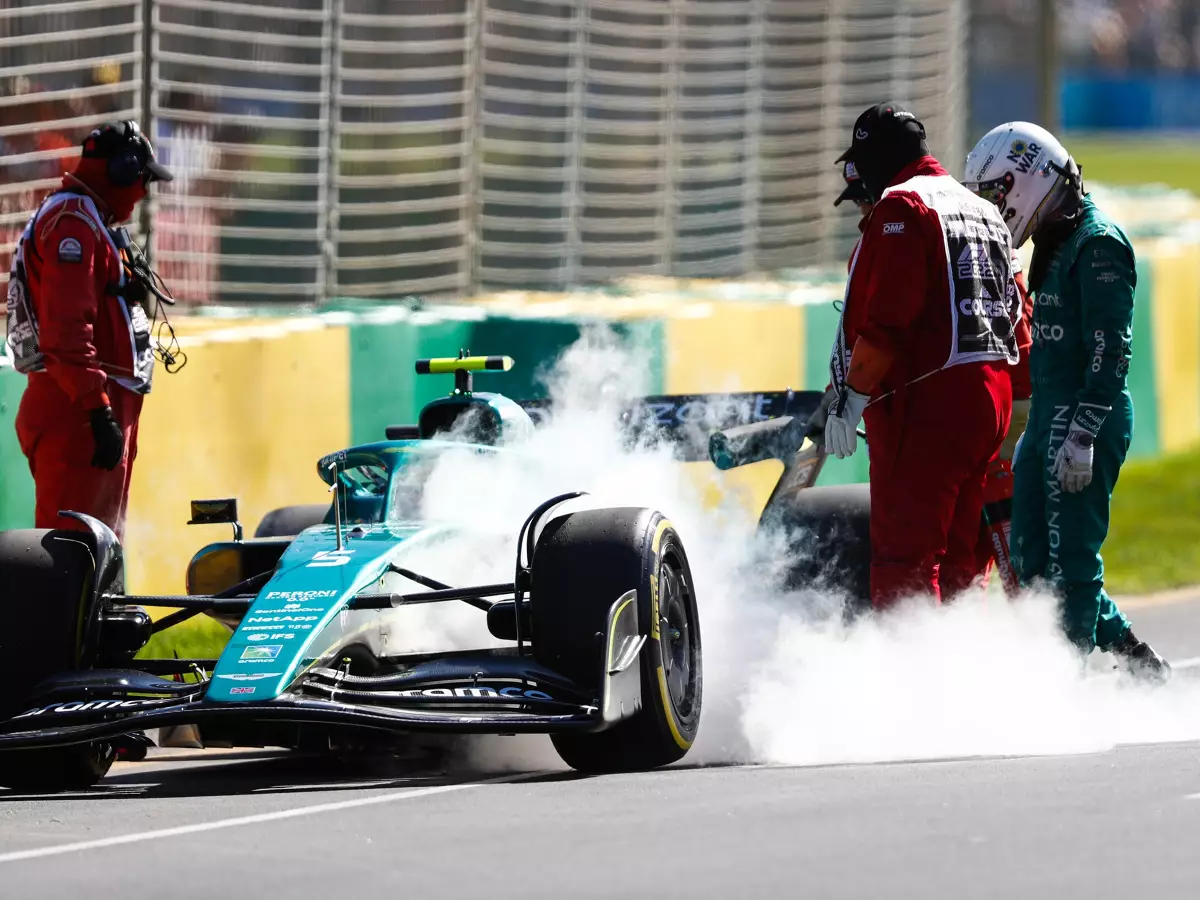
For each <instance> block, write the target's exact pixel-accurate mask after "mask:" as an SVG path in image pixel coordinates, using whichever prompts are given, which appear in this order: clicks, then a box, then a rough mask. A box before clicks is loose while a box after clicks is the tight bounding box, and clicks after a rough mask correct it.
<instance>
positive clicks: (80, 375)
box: [38, 213, 108, 409]
mask: <svg viewBox="0 0 1200 900" xmlns="http://www.w3.org/2000/svg"><path fill="white" fill-rule="evenodd" d="M38 249H39V251H40V253H41V256H42V259H43V262H42V269H41V278H40V285H39V287H40V290H39V296H38V342H39V344H40V346H41V350H42V353H43V354H45V361H46V373H47V374H48V375H49V376H50V377H51V378H53V379H54V380H55V381H56V382H57V383H58V385H59V387H61V388H62V389H63V391H65V392H66V394H67V396H68V397H70V398H71V400H73V401H75V402H77V403H80V404H81V405H82V406H83V407H84V409H94V408H96V407H99V406H107V405H108V398H107V396H105V394H104V386H105V383H106V382H107V381H108V378H107V376H106V375H105V374H104V372H103V371H101V369H100V366H99V363H98V360H97V357H96V345H95V343H94V337H93V332H94V328H95V323H96V316H97V314H98V312H99V300H100V298H99V297H97V296H96V281H97V269H102V268H104V267H105V265H106V263H105V253H106V250H107V247H106V246H105V245H103V244H101V243H100V240H99V239H98V237H97V235H96V233H95V231H94V230H93V228H92V227H91V225H90V223H88V222H87V221H85V220H83V219H81V218H79V217H78V216H76V215H72V214H70V213H67V214H65V215H60V216H58V217H56V219H55V221H54V222H53V223H51V224H50V225H49V227H47V228H46V229H45V230H44V231H42V232H41V234H40V235H39V237H38Z"/></svg>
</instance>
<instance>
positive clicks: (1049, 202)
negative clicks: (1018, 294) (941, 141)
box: [963, 122, 1083, 248]
mask: <svg viewBox="0 0 1200 900" xmlns="http://www.w3.org/2000/svg"><path fill="white" fill-rule="evenodd" d="M963 184H964V185H965V186H966V187H967V189H968V190H970V191H972V192H974V193H976V194H978V195H979V196H980V197H983V198H984V199H985V200H990V201H991V202H992V203H995V204H996V206H997V207H999V209H1000V212H1001V213H1002V214H1003V216H1004V221H1005V222H1006V223H1007V225H1008V230H1009V231H1011V232H1012V236H1013V247H1014V248H1016V247H1020V246H1021V245H1022V244H1024V243H1025V242H1026V241H1027V240H1029V238H1030V237H1031V236H1032V235H1033V234H1034V232H1036V231H1037V230H1038V229H1039V228H1041V227H1042V226H1043V225H1045V224H1046V223H1047V222H1048V221H1050V220H1051V219H1053V218H1054V214H1055V213H1056V212H1058V211H1059V210H1060V209H1061V208H1062V206H1063V204H1064V202H1065V201H1066V200H1068V199H1070V198H1072V197H1079V196H1081V195H1082V191H1083V181H1082V179H1081V177H1080V171H1079V167H1078V166H1077V165H1076V164H1075V160H1073V159H1071V155H1070V154H1069V153H1067V150H1066V148H1065V147H1063V145H1062V144H1060V143H1059V142H1058V139H1057V138H1055V137H1054V135H1052V134H1051V133H1050V132H1048V131H1047V130H1046V129H1045V128H1042V127H1041V126H1039V125H1034V124H1033V123H1031V122H1006V123H1005V124H1003V125H997V126H996V127H995V128H993V129H992V130H991V131H989V132H988V133H987V134H985V135H984V136H983V137H982V138H981V139H980V141H979V143H978V144H976V145H975V149H974V150H972V151H971V152H970V153H968V154H967V167H966V172H965V174H964V176H963Z"/></svg>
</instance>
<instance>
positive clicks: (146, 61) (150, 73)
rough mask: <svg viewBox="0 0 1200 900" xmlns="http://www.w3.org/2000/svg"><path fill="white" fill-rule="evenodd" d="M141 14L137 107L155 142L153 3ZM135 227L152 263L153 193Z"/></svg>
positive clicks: (147, 0) (147, 2) (145, 130)
mask: <svg viewBox="0 0 1200 900" xmlns="http://www.w3.org/2000/svg"><path fill="white" fill-rule="evenodd" d="M140 15H141V18H142V35H141V37H142V45H141V48H140V50H141V55H140V56H139V58H138V76H139V78H138V81H139V83H140V88H139V89H140V92H141V98H140V101H141V102H140V103H139V104H138V106H140V108H141V113H140V118H141V120H142V122H141V125H142V131H143V133H145V134H146V135H147V136H148V137H149V138H150V141H151V143H155V140H154V138H155V133H154V100H155V99H156V96H155V87H154V85H155V82H156V81H157V78H156V74H157V73H156V72H155V66H154V0H142V4H141V8H140ZM138 228H139V229H140V230H141V232H142V233H141V239H142V244H143V246H144V248H145V252H146V258H147V259H149V260H150V262H151V263H153V262H154V194H153V192H151V191H148V192H147V194H146V199H145V200H144V201H143V202H142V206H141V211H140V212H139V214H138Z"/></svg>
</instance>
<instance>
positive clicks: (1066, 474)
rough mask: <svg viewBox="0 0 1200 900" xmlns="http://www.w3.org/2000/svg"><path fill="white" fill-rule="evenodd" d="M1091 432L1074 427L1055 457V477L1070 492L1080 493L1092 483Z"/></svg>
mask: <svg viewBox="0 0 1200 900" xmlns="http://www.w3.org/2000/svg"><path fill="white" fill-rule="evenodd" d="M1093 440H1094V439H1093V438H1092V435H1091V433H1090V432H1088V431H1085V430H1084V429H1082V428H1072V429H1071V430H1070V431H1068V432H1067V438H1066V440H1064V441H1063V442H1062V446H1061V447H1059V448H1058V455H1057V456H1056V457H1055V458H1054V477H1055V478H1057V479H1058V481H1059V483H1060V484H1061V485H1062V486H1063V490H1065V491H1066V492H1067V493H1068V494H1078V493H1079V492H1080V491H1082V490H1083V489H1084V488H1085V487H1087V486H1088V485H1089V484H1091V483H1092V443H1093Z"/></svg>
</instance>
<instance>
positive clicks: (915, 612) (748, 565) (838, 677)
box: [410, 330, 1200, 770]
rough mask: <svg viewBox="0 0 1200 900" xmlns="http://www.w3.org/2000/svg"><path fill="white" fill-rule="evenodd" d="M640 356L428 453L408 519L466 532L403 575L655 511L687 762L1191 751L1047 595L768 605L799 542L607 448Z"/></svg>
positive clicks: (540, 757) (430, 638)
mask: <svg viewBox="0 0 1200 900" xmlns="http://www.w3.org/2000/svg"><path fill="white" fill-rule="evenodd" d="M648 358H649V357H648V354H647V353H646V352H644V351H643V350H641V349H639V348H629V347H625V346H622V345H621V344H620V343H619V342H618V341H617V339H616V338H615V337H614V336H613V335H612V334H611V333H609V332H606V331H603V330H598V331H590V332H588V333H586V334H585V335H584V337H583V338H582V339H581V340H580V341H579V342H577V343H576V344H575V345H573V346H572V347H570V348H569V349H568V350H567V351H566V352H565V353H564V354H563V356H562V357H561V358H560V359H559V360H558V361H557V365H555V366H554V367H553V369H552V370H551V371H550V372H549V373H548V375H547V377H546V382H547V387H548V391H549V395H550V397H551V398H552V400H553V401H554V407H553V408H554V412H553V414H552V416H551V418H550V420H549V421H548V422H547V423H546V424H545V425H544V426H542V427H540V428H539V429H538V430H537V432H536V434H535V435H534V436H533V437H532V438H531V439H530V440H529V441H528V443H526V444H525V445H523V446H522V447H520V448H513V452H512V453H502V454H499V455H497V456H487V455H478V454H475V453H472V452H470V451H468V450H466V449H463V450H462V451H457V450H456V451H454V452H451V453H448V454H446V455H445V456H444V457H443V458H442V459H441V460H440V461H439V462H438V463H437V465H436V467H435V470H434V471H433V473H432V474H431V476H430V478H429V481H428V482H427V486H426V489H425V492H424V512H425V513H426V515H428V516H430V517H431V518H433V519H435V520H440V521H445V522H454V523H456V524H457V525H459V526H461V527H464V528H468V529H469V530H470V534H471V543H470V545H469V546H470V550H471V552H470V553H469V554H465V555H464V554H463V553H462V546H463V545H461V544H458V545H457V546H454V545H453V544H452V543H451V544H445V545H436V544H435V545H431V546H430V548H429V549H428V550H426V551H422V552H421V553H419V554H418V555H417V556H415V557H414V558H413V559H412V560H411V561H410V564H411V565H412V566H413V568H416V569H418V570H419V571H425V572H428V574H431V575H433V576H434V577H439V578H443V579H444V580H446V581H448V582H451V583H456V584H462V583H470V582H478V581H504V580H509V579H511V577H512V572H513V564H514V556H513V554H514V538H515V536H516V532H517V529H518V528H519V526H520V524H521V522H522V521H523V519H524V517H525V516H526V515H527V514H528V513H529V512H530V511H531V510H532V509H533V508H534V507H535V506H536V505H537V504H538V503H540V502H541V501H543V500H545V499H547V498H549V497H550V496H552V495H555V494H558V493H562V492H564V491H569V490H587V491H589V492H591V495H592V496H591V498H590V500H589V501H588V502H591V503H595V504H598V505H637V506H649V507H653V508H657V509H659V510H661V511H662V512H663V513H664V514H666V515H667V516H668V517H669V518H670V519H671V520H672V521H673V522H674V523H675V525H676V526H677V528H678V530H679V532H680V534H681V536H682V538H683V541H684V544H685V547H686V549H687V552H688V556H689V560H690V564H691V567H692V572H693V576H694V580H695V583H696V588H697V591H698V596H699V604H700V628H701V633H702V637H703V648H704V707H703V714H702V720H701V727H700V734H699V738H698V740H697V742H696V745H695V746H694V748H693V749H692V751H691V753H690V754H689V756H688V758H687V762H689V763H692V764H713V763H729V762H746V763H749V762H753V763H774V764H791V765H797V764H818V763H834V762H862V761H884V760H900V759H928V758H948V757H961V756H974V755H1004V754H1048V753H1077V752H1090V751H1096V750H1100V749H1103V748H1106V747H1110V746H1113V745H1114V744H1116V743H1121V742H1132V741H1145V742H1150V741H1164V740H1180V739H1187V738H1200V716H1197V715H1196V712H1197V711H1200V688H1197V687H1195V686H1192V685H1190V684H1189V683H1188V681H1187V679H1186V678H1182V677H1179V676H1177V677H1176V680H1175V682H1173V683H1172V684H1171V685H1170V686H1168V687H1167V688H1165V689H1160V690H1158V691H1152V690H1150V689H1145V688H1135V687H1132V686H1130V685H1128V684H1125V683H1123V682H1120V681H1118V680H1117V679H1116V678H1114V677H1108V676H1103V675H1098V674H1097V673H1096V671H1095V670H1096V668H1097V666H1096V661H1093V666H1092V669H1093V671H1092V672H1091V673H1090V674H1087V675H1086V676H1085V672H1084V668H1083V666H1082V665H1081V664H1080V661H1079V659H1078V657H1077V656H1076V655H1074V654H1073V652H1072V651H1071V650H1070V649H1069V648H1068V646H1067V645H1066V643H1065V642H1064V641H1063V640H1062V638H1061V637H1060V636H1059V632H1058V631H1057V629H1056V626H1055V611H1054V608H1053V604H1052V602H1051V600H1050V599H1049V598H1046V597H1038V596H1030V597H1028V598H1025V599H1022V600H1020V601H1019V602H1012V603H1010V602H1008V601H1006V600H1005V599H1004V598H1003V597H1001V596H999V595H997V593H996V592H993V593H992V594H991V595H987V596H985V595H984V594H983V593H980V594H979V595H978V596H974V597H967V598H963V599H962V600H961V601H959V602H957V603H956V604H954V605H951V606H947V607H944V608H942V609H937V610H935V609H932V608H929V607H928V606H922V605H919V604H914V605H910V606H908V607H905V608H903V609H901V610H898V611H896V612H894V613H892V614H889V615H887V616H883V617H866V618H863V619H860V620H858V621H856V622H855V623H854V624H851V625H846V624H844V623H843V621H842V618H841V616H840V615H839V614H838V612H839V609H840V600H839V599H838V598H835V597H831V596H828V595H824V594H821V593H820V592H818V591H806V592H787V591H785V590H783V589H782V588H781V587H780V585H781V584H782V583H783V582H782V574H783V571H784V569H785V568H786V561H787V558H788V556H789V555H791V554H797V553H803V552H804V548H803V546H802V544H803V542H802V541H798V540H797V539H796V538H795V537H794V536H788V535H783V534H760V533H756V527H755V526H756V522H755V519H754V515H753V514H752V513H751V512H749V511H748V510H746V509H744V508H743V507H741V506H739V505H738V504H736V503H734V502H733V501H732V500H727V501H726V502H723V503H721V504H720V505H719V506H718V507H717V508H710V507H706V506H705V504H704V502H703V495H704V493H705V492H704V491H703V490H702V487H703V484H702V483H701V482H702V481H703V480H704V479H705V478H707V479H711V480H715V479H717V478H718V477H719V475H718V473H717V471H716V470H715V468H714V469H708V470H706V469H705V468H704V467H703V466H700V467H691V471H688V470H687V469H685V467H684V466H683V465H681V464H680V463H678V462H676V461H675V460H673V459H672V457H671V450H670V448H669V447H665V446H658V447H655V446H650V445H647V446H641V447H637V448H629V447H627V446H625V444H624V443H623V437H622V435H621V433H620V432H619V429H618V428H617V427H616V425H615V422H616V413H617V410H618V409H619V408H620V406H621V404H622V403H624V402H625V401H627V400H629V399H631V398H632V397H635V396H637V395H639V394H642V393H645V392H646V387H647V385H648V382H649V378H648V371H647V367H646V365H645V363H646V362H647V361H648ZM497 388H498V389H499V390H503V388H502V386H497ZM413 614H414V616H415V617H416V618H414V619H413V620H412V623H411V624H412V626H413V627H414V628H415V630H416V633H418V634H419V635H420V643H422V644H427V643H433V644H437V643H439V642H441V643H448V644H449V645H452V646H485V645H489V644H494V643H495V642H494V641H493V640H492V639H491V638H490V636H489V635H488V633H487V631H486V628H485V627H484V624H483V622H482V621H481V619H482V617H481V616H480V615H479V613H478V612H477V611H474V610H469V609H465V608H464V609H462V610H460V611H458V612H457V613H455V614H453V615H452V616H451V617H450V618H449V619H447V617H446V608H445V607H444V606H439V607H437V608H420V607H418V608H416V609H414V610H413ZM470 746H471V750H472V752H471V753H470V762H471V764H473V765H475V766H477V767H482V768H486V769H526V770H532V769H544V768H555V767H560V766H561V764H560V763H558V761H557V757H556V756H555V755H554V753H553V751H552V749H551V748H550V744H549V740H548V739H547V738H544V737H540V736H537V737H521V738H511V737H510V738H504V737H489V738H485V739H478V740H473V741H472V743H471V745H470Z"/></svg>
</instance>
